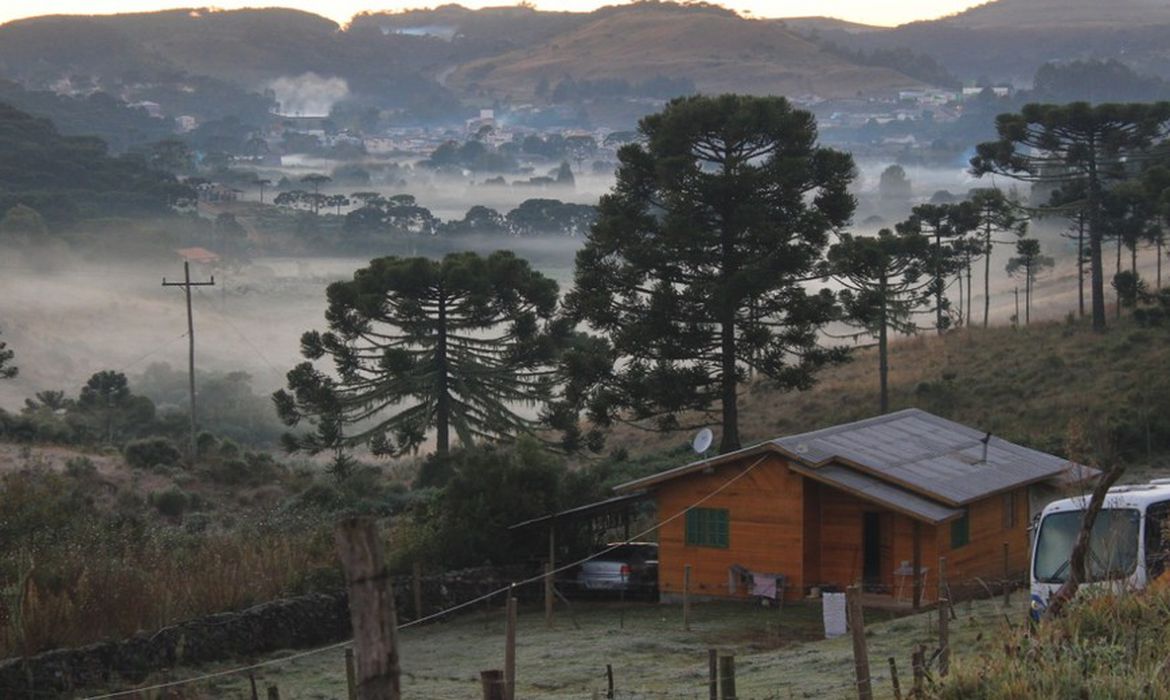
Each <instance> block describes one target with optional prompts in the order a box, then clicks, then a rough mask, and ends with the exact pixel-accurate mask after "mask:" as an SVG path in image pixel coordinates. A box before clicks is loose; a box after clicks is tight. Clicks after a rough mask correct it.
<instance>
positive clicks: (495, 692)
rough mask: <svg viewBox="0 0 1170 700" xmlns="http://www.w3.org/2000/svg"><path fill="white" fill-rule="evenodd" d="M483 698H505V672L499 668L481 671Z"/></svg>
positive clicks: (480, 681)
mask: <svg viewBox="0 0 1170 700" xmlns="http://www.w3.org/2000/svg"><path fill="white" fill-rule="evenodd" d="M479 683H480V685H481V686H482V687H483V700H504V672H503V671H500V670H498V669H493V670H491V671H480V672H479Z"/></svg>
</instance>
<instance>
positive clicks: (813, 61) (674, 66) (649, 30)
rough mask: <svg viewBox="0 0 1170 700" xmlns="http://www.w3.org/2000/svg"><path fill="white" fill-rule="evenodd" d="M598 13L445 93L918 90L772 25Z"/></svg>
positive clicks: (482, 67)
mask: <svg viewBox="0 0 1170 700" xmlns="http://www.w3.org/2000/svg"><path fill="white" fill-rule="evenodd" d="M622 10H623V11H620V12H618V11H611V12H607V13H604V14H601V16H599V17H598V18H596V19H595V20H594V21H592V22H589V23H588V24H585V25H583V26H581V27H578V28H577V29H574V30H572V31H570V32H567V33H564V34H559V35H557V36H555V37H553V38H552V39H550V40H548V41H546V42H544V43H542V44H540V45H537V46H534V47H531V48H524V49H517V50H514V51H510V52H508V53H506V54H503V55H501V56H493V57H488V58H482V59H479V60H476V61H472V62H470V63H467V64H465V65H463V66H461V67H459V68H458V69H457V70H456V71H455V72H454V73H453V74H452V75H451V76H450V79H449V84H450V85H451V86H452V87H454V88H456V89H459V90H462V91H464V92H467V93H471V94H476V95H482V96H490V97H504V96H507V95H510V96H512V97H513V98H518V99H519V98H531V97H532V96H533V94H534V93H535V91H536V89H537V86H538V85H539V84H540V83H541V82H542V81H543V82H549V83H554V84H555V83H556V82H558V81H560V80H562V79H564V78H572V79H573V80H576V81H581V80H626V81H629V82H637V81H640V80H646V79H649V78H654V77H663V78H674V79H678V78H685V79H689V80H692V81H693V82H694V84H695V87H696V88H697V89H698V90H700V91H701V92H708V93H718V92H744V93H753V94H780V95H790V96H794V95H813V94H816V95H820V96H822V97H852V96H856V95H858V94H873V93H877V92H883V91H884V92H889V91H891V90H896V89H899V88H908V87H917V86H919V85H921V83H919V82H918V81H916V80H914V79H912V78H909V77H907V76H905V75H903V74H900V73H897V72H895V71H892V70H888V69H882V68H871V67H867V66H861V65H857V64H854V63H850V62H848V61H846V60H844V59H842V58H839V57H837V56H834V55H832V54H829V53H827V52H824V51H822V50H820V49H819V48H818V47H817V46H816V45H814V44H813V43H811V42H809V41H808V40H806V39H804V38H801V37H800V36H798V35H796V34H794V33H792V32H790V31H788V30H786V29H785V28H784V27H783V26H781V25H779V24H777V23H775V22H770V21H760V20H749V19H744V18H741V17H738V16H736V15H734V14H732V13H727V12H704V11H690V12H687V11H679V9H678V8H663V7H659V6H655V5H649V6H640V7H625V8H622Z"/></svg>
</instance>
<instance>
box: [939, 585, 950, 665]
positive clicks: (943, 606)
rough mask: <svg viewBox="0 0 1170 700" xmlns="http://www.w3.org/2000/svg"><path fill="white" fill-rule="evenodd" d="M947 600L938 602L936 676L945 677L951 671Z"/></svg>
mask: <svg viewBox="0 0 1170 700" xmlns="http://www.w3.org/2000/svg"><path fill="white" fill-rule="evenodd" d="M948 602H949V601H948V600H947V599H946V598H942V599H941V600H939V601H938V652H939V653H938V675H940V676H946V675H947V674H948V673H950V671H951V628H950V619H951V616H950V614H949V613H948V612H947V604H948Z"/></svg>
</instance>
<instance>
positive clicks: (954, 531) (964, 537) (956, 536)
mask: <svg viewBox="0 0 1170 700" xmlns="http://www.w3.org/2000/svg"><path fill="white" fill-rule="evenodd" d="M970 542H971V518H970V517H969V515H968V514H967V513H966V512H964V513H963V517H961V518H959V519H958V520H952V521H951V549H958V548H959V547H965V546H967V544H969V543H970Z"/></svg>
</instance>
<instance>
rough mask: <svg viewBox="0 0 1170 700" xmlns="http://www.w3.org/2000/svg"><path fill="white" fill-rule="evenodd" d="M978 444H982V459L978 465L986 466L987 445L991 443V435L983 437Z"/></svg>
mask: <svg viewBox="0 0 1170 700" xmlns="http://www.w3.org/2000/svg"><path fill="white" fill-rule="evenodd" d="M979 442H982V443H983V459H981V460H979V463H980V464H987V443H989V442H991V433H988V434H986V435H984V436H983V439H982V440H980V441H979Z"/></svg>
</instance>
